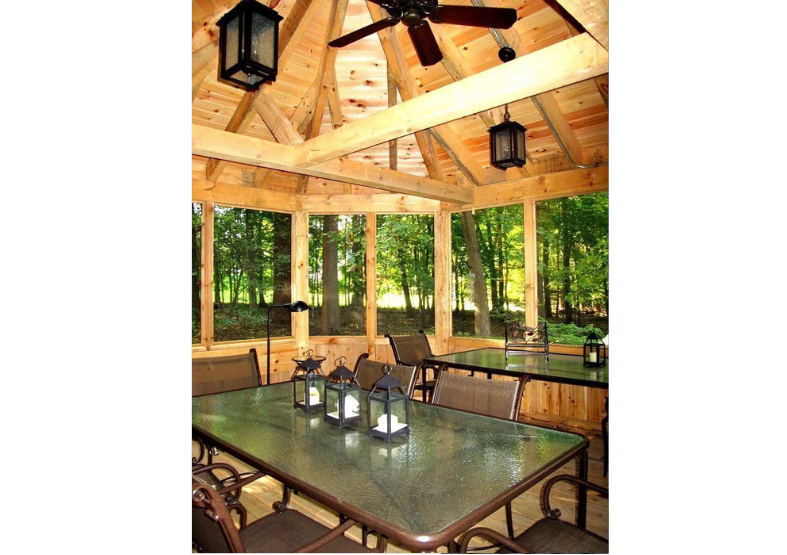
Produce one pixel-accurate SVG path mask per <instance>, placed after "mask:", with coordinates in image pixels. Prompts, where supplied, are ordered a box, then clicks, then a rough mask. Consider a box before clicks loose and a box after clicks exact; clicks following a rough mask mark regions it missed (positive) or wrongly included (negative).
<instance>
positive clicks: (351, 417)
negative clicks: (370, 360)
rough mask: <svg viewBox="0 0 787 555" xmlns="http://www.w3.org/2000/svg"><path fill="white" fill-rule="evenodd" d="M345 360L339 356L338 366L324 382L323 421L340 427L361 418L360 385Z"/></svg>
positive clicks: (344, 426) (358, 420)
mask: <svg viewBox="0 0 787 555" xmlns="http://www.w3.org/2000/svg"><path fill="white" fill-rule="evenodd" d="M346 361H347V358H345V357H339V359H338V361H337V362H338V363H339V364H338V367H337V368H336V370H334V371H333V372H331V375H330V377H329V378H328V381H327V382H326V383H325V404H324V407H325V421H326V422H330V423H331V424H335V425H336V426H339V427H340V428H346V427H347V426H349V425H350V424H352V423H354V422H360V420H361V386H360V385H358V382H357V381H356V380H355V374H353V371H352V370H350V369H349V368H347V367H346V366H345V365H344V363H345V362H346Z"/></svg>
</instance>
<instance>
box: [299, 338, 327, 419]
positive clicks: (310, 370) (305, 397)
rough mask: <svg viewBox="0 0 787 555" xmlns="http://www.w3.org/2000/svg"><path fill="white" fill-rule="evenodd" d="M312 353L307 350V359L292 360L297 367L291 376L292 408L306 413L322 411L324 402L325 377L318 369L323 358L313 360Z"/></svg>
mask: <svg viewBox="0 0 787 555" xmlns="http://www.w3.org/2000/svg"><path fill="white" fill-rule="evenodd" d="M312 353H313V352H312V350H311V349H309V350H308V351H307V352H306V355H307V358H305V359H302V358H300V359H299V358H294V359H292V360H293V361H294V362H295V363H296V364H297V365H298V366H297V367H296V368H295V373H294V374H293V375H292V396H293V406H294V407H295V408H298V409H301V410H304V411H306V412H307V413H309V412H312V411H315V410H319V409H322V407H323V404H324V401H325V375H324V374H323V373H322V370H321V369H320V364H321V363H322V361H323V360H325V357H317V358H314V357H313V356H312Z"/></svg>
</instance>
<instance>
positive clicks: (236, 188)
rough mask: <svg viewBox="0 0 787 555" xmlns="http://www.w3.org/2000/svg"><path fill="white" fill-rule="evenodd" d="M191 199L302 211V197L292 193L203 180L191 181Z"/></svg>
mask: <svg viewBox="0 0 787 555" xmlns="http://www.w3.org/2000/svg"><path fill="white" fill-rule="evenodd" d="M191 198H192V200H194V201H199V202H205V203H208V202H211V203H217V204H226V205H231V206H237V207H239V208H254V209H258V210H270V211H273V212H296V211H298V210H300V209H301V197H300V196H298V195H293V194H292V193H287V192H284V191H273V190H270V189H260V188H258V187H244V186H243V185H230V184H229V183H215V182H213V181H208V180H202V179H192V180H191Z"/></svg>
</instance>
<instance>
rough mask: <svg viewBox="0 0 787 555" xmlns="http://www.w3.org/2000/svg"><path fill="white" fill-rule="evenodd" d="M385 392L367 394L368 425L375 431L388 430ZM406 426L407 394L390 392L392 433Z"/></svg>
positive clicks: (383, 431) (384, 431)
mask: <svg viewBox="0 0 787 555" xmlns="http://www.w3.org/2000/svg"><path fill="white" fill-rule="evenodd" d="M386 407H387V402H386V400H385V392H383V393H381V394H379V395H378V394H374V395H370V396H369V418H370V420H369V426H370V427H371V428H372V429H373V430H374V431H376V432H382V433H386V432H388V416H387V409H386ZM406 427H407V395H402V394H401V393H393V392H391V430H390V433H392V434H394V433H396V432H398V431H399V430H402V429H404V428H406Z"/></svg>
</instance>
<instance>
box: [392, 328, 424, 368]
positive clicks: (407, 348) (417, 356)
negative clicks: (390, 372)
mask: <svg viewBox="0 0 787 555" xmlns="http://www.w3.org/2000/svg"><path fill="white" fill-rule="evenodd" d="M388 339H389V341H390V342H391V348H393V352H394V356H395V357H396V363H397V364H401V365H405V366H418V365H419V364H421V363H422V362H423V360H424V359H425V358H426V357H428V356H431V355H432V349H431V348H430V347H429V339H427V337H426V334H423V333H420V332H419V333H417V334H415V335H405V336H402V337H393V336H391V335H389V336H388Z"/></svg>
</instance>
